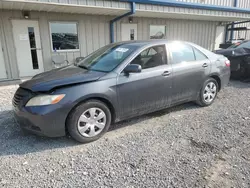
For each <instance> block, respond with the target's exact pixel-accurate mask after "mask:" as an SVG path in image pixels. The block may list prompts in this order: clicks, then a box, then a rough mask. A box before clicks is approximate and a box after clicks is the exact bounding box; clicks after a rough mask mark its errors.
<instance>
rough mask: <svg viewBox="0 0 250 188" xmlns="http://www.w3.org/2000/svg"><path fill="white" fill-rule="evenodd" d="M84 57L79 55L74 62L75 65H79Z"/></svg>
mask: <svg viewBox="0 0 250 188" xmlns="http://www.w3.org/2000/svg"><path fill="white" fill-rule="evenodd" d="M83 59H84V57H77V58H76V59H75V62H74V64H75V65H77V64H78V63H79V62H80V61H82V60H83Z"/></svg>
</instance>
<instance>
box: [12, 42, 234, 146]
mask: <svg viewBox="0 0 250 188" xmlns="http://www.w3.org/2000/svg"><path fill="white" fill-rule="evenodd" d="M229 77H230V62H229V60H228V59H227V58H226V57H224V56H222V55H216V54H214V53H212V52H210V51H208V50H206V49H204V48H202V47H200V46H197V45H195V44H192V43H188V42H178V41H172V42H171V41H166V40H150V41H132V42H131V41H129V42H120V43H114V44H110V45H107V46H105V47H103V48H101V49H99V50H97V51H96V52H94V53H92V54H90V55H89V56H87V57H86V58H84V59H83V60H81V61H80V62H79V63H78V64H76V65H69V66H66V67H62V68H59V69H55V70H52V71H49V72H45V73H42V74H39V75H36V76H34V77H33V78H32V79H31V80H29V81H27V82H24V83H22V84H20V87H19V89H18V90H17V92H16V94H15V96H14V98H13V106H14V111H15V117H16V119H17V121H18V122H19V123H20V125H21V127H22V128H23V129H25V130H28V131H31V132H33V133H36V134H41V135H45V136H49V137H56V136H63V135H65V134H67V133H69V134H70V135H71V136H72V137H73V138H74V139H75V140H77V141H79V142H90V141H94V140H96V139H98V138H100V137H101V136H102V135H103V134H104V133H105V132H106V131H107V130H108V129H109V126H110V124H111V123H114V122H118V121H121V120H125V119H128V118H131V117H135V116H139V115H142V114H146V113H150V112H153V111H157V110H161V109H164V108H168V107H171V106H174V105H177V104H180V103H185V102H189V101H196V102H197V103H198V104H199V105H200V106H208V105H211V104H212V103H213V102H214V100H215V98H216V95H217V93H218V92H219V91H220V90H221V89H222V88H223V87H224V86H226V85H227V84H228V82H229Z"/></svg>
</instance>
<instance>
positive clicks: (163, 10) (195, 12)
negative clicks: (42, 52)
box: [0, 0, 250, 22]
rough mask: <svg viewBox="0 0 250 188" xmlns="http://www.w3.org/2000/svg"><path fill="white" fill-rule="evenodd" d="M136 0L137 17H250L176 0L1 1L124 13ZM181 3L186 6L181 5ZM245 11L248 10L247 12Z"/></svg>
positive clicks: (16, 6) (20, 6)
mask: <svg viewBox="0 0 250 188" xmlns="http://www.w3.org/2000/svg"><path fill="white" fill-rule="evenodd" d="M107 1H108V0H107ZM133 1H135V2H137V3H136V13H135V14H134V16H137V17H152V18H170V19H190V20H209V21H223V22H231V21H238V20H250V10H247V9H237V8H234V7H219V6H208V5H200V4H198V5H197V3H196V4H195V5H196V6H193V4H194V3H183V2H178V3H177V4H176V1H169V0H166V1H165V0H164V1H163V0H121V1H117V2H119V3H122V6H120V7H112V6H108V5H106V6H97V5H96V6H91V5H82V4H69V3H53V2H49V1H48V2H43V1H41V0H2V1H0V9H8V10H27V11H41V12H60V13H72V14H73V13H74V14H90V15H110V16H120V15H123V14H125V13H127V12H129V11H130V4H129V2H133ZM77 2H79V1H77ZM159 2H160V3H159ZM173 2H175V3H173ZM153 3H155V4H153ZM163 3H165V4H163ZM181 5H182V6H184V5H185V6H184V7H181ZM191 5H192V6H191ZM202 7H203V9H202ZM204 7H205V8H204ZM211 7H212V8H211ZM234 10H235V11H234ZM244 10H246V11H245V12H244Z"/></svg>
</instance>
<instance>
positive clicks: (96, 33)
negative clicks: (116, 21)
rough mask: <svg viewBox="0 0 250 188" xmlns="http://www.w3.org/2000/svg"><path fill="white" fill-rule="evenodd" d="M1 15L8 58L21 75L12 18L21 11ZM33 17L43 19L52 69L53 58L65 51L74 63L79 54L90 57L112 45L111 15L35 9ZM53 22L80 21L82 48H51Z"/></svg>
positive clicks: (45, 46)
mask: <svg viewBox="0 0 250 188" xmlns="http://www.w3.org/2000/svg"><path fill="white" fill-rule="evenodd" d="M0 16H1V17H2V18H3V19H2V20H3V23H2V27H3V30H4V31H5V40H6V44H7V46H6V48H7V49H6V51H8V54H7V56H8V57H9V59H8V58H5V61H6V62H7V64H10V65H11V66H12V70H11V71H12V72H13V77H12V78H18V68H17V65H16V56H15V54H16V52H15V45H14V40H13V32H12V24H11V20H12V19H22V17H23V16H22V13H21V11H7V10H5V11H2V12H0ZM30 19H31V20H38V21H39V29H40V37H41V45H42V53H43V62H44V69H45V70H50V69H52V63H51V57H52V56H53V55H55V54H63V55H65V56H66V58H67V59H68V61H69V62H70V63H73V61H74V60H75V58H76V57H79V56H86V55H87V54H90V53H91V52H93V51H94V50H97V49H98V48H100V47H102V46H104V45H106V44H109V42H110V40H109V20H110V19H111V17H108V16H88V15H79V14H75V15H74V14H61V13H46V12H31V13H30ZM50 21H58V22H60V21H62V22H63V21H66V22H67V21H72V22H78V40H79V44H80V50H79V51H74V52H54V51H53V50H52V47H51V36H50V28H49V22H50Z"/></svg>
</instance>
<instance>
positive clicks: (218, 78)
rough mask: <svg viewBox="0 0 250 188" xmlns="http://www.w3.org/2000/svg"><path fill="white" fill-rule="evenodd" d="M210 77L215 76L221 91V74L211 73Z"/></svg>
mask: <svg viewBox="0 0 250 188" xmlns="http://www.w3.org/2000/svg"><path fill="white" fill-rule="evenodd" d="M209 77H210V78H213V79H215V80H216V81H217V83H218V86H219V89H218V91H220V90H221V79H220V77H219V75H217V74H212V75H210V76H209Z"/></svg>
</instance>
